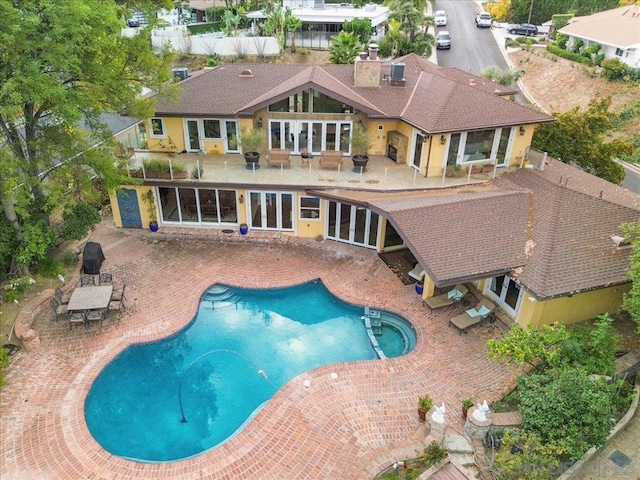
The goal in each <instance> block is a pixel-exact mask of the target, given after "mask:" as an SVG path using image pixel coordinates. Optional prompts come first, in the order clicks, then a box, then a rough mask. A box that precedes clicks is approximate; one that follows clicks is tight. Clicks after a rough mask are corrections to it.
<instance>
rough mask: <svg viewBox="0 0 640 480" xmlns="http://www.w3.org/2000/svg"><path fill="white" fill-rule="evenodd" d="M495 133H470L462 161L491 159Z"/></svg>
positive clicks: (491, 131)
mask: <svg viewBox="0 0 640 480" xmlns="http://www.w3.org/2000/svg"><path fill="white" fill-rule="evenodd" d="M495 133H496V131H495V130H480V131H478V132H468V133H467V141H466V143H465V146H464V155H463V157H462V161H463V162H473V161H474V160H485V159H488V158H491V149H492V147H493V139H494V136H495Z"/></svg>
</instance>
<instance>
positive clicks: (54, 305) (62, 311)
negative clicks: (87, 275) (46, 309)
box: [49, 296, 69, 320]
mask: <svg viewBox="0 0 640 480" xmlns="http://www.w3.org/2000/svg"><path fill="white" fill-rule="evenodd" d="M49 305H51V309H52V310H53V311H54V312H55V314H56V317H55V319H56V320H58V317H64V316H66V315H67V314H68V313H69V311H68V310H67V306H66V305H62V304H61V303H60V300H58V299H57V298H56V297H55V296H54V297H51V300H50V301H49Z"/></svg>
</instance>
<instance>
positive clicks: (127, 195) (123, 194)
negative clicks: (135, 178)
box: [117, 188, 142, 228]
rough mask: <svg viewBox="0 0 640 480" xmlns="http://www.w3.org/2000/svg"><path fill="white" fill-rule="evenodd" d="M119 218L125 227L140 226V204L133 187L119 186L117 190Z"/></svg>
mask: <svg viewBox="0 0 640 480" xmlns="http://www.w3.org/2000/svg"><path fill="white" fill-rule="evenodd" d="M117 197H118V208H119V209H120V220H121V221H122V226H123V227H125V228H142V219H141V218H140V205H139V204H138V195H137V193H136V190H135V189H132V188H121V189H119V190H118V192H117Z"/></svg>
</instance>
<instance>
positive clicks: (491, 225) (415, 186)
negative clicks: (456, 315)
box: [112, 45, 640, 326]
mask: <svg viewBox="0 0 640 480" xmlns="http://www.w3.org/2000/svg"><path fill="white" fill-rule="evenodd" d="M179 86H180V88H181V94H180V96H179V98H178V99H177V100H174V101H172V100H170V99H165V98H158V99H156V100H157V107H156V113H155V116H154V117H153V118H150V119H147V120H146V121H145V127H146V128H144V132H143V135H144V138H142V139H139V141H140V142H143V144H144V145H145V146H146V147H147V148H146V151H144V152H142V151H138V152H137V153H136V155H135V157H134V158H133V159H130V160H129V169H130V171H131V172H132V175H134V176H135V175H137V176H140V177H141V180H140V181H139V182H137V183H136V184H133V185H130V186H123V187H122V188H121V189H119V190H118V192H114V193H113V195H112V206H113V211H114V218H115V222H116V224H117V226H121V227H130V228H140V227H142V226H145V227H146V225H147V223H148V222H149V220H151V219H153V218H154V217H155V219H157V221H158V223H159V225H160V227H161V228H163V229H170V228H173V227H185V226H187V227H189V228H201V229H219V230H227V231H229V230H233V231H236V230H238V228H239V227H240V226H241V225H242V227H243V231H245V230H244V229H248V231H249V232H250V233H249V234H250V235H251V234H252V233H255V232H261V231H267V232H277V233H278V234H280V235H289V236H294V237H301V238H316V237H319V236H320V237H322V238H324V239H328V240H331V241H338V242H346V243H350V244H353V245H357V246H360V247H362V248H371V249H376V250H377V251H378V252H386V251H390V250H394V249H402V248H408V249H409V250H410V251H411V253H412V254H413V256H414V258H415V260H416V262H417V263H419V265H420V266H421V267H422V268H423V269H424V271H425V288H424V292H423V296H425V297H426V296H432V295H434V293H437V292H438V289H445V288H446V287H448V286H451V285H455V284H457V283H460V282H468V283H472V284H474V285H475V286H476V287H477V288H478V289H479V290H480V291H481V292H482V293H483V294H484V295H485V296H487V297H489V298H490V299H492V300H493V301H494V302H495V303H496V304H497V305H498V306H499V307H500V310H501V312H502V313H503V314H504V316H506V317H509V318H511V319H512V320H513V321H514V322H517V323H519V324H521V325H527V324H532V325H534V326H539V325H543V324H546V323H550V322H555V321H561V322H565V323H570V322H575V321H579V320H583V319H586V318H589V317H593V316H594V315H596V314H598V313H602V312H605V311H610V312H612V311H616V310H617V309H618V308H619V307H620V304H621V300H622V294H623V292H625V291H626V290H628V288H629V282H628V280H627V279H626V276H625V271H626V269H627V268H628V254H629V249H625V248H624V246H622V247H620V246H619V245H616V244H615V243H614V242H613V241H612V240H611V236H614V237H615V236H617V235H620V234H621V232H620V230H619V225H620V224H621V223H623V222H628V221H634V220H638V219H639V218H640V197H638V196H637V195H634V194H631V193H630V192H627V191H625V190H623V189H621V188H620V187H617V186H615V185H612V184H609V183H607V182H604V181H602V180H600V179H598V178H596V177H593V176H591V175H589V174H587V173H585V172H581V171H579V170H577V169H575V168H574V167H571V166H569V165H566V164H563V163H561V162H557V161H554V160H552V159H548V158H546V157H539V158H537V159H534V158H533V156H532V155H529V145H530V142H531V137H532V135H533V131H534V129H535V127H536V125H538V124H541V123H545V122H550V121H553V120H554V119H553V118H552V117H550V116H548V115H546V114H543V113H540V112H538V111H537V110H535V109H533V108H530V107H526V106H522V105H519V104H517V103H515V102H514V101H512V100H511V99H510V97H511V96H512V95H513V94H514V93H516V92H515V91H514V90H512V89H510V88H506V87H504V86H501V85H498V84H495V83H493V82H489V81H487V80H485V79H483V78H480V77H477V76H474V75H471V74H469V73H466V72H462V71H460V70H457V69H453V68H441V67H438V66H436V65H433V64H432V63H430V62H428V61H427V60H425V59H423V58H421V57H418V56H416V55H413V54H411V55H407V56H405V57H402V58H399V59H396V60H394V61H393V62H383V61H381V60H380V59H379V58H378V56H377V50H376V46H375V45H372V46H371V47H370V48H369V52H367V53H363V54H361V56H360V57H359V58H358V59H356V62H355V64H354V65H268V64H245V65H243V64H229V65H222V66H219V67H215V68H212V69H205V70H203V71H200V72H195V73H193V74H192V75H191V76H190V77H189V78H187V79H185V80H183V81H181V82H180V83H179ZM358 126H362V127H363V128H364V129H365V131H366V132H367V140H368V142H367V143H368V148H367V154H368V156H369V161H368V163H367V164H366V167H362V166H361V165H360V166H356V165H355V164H354V165H353V166H352V164H351V156H352V154H353V153H354V152H353V143H352V140H353V133H354V130H355V129H356V127H358ZM256 129H257V130H259V131H260V132H262V136H263V141H262V144H263V145H262V148H261V153H262V157H261V158H262V159H261V160H260V161H259V162H258V164H250V163H245V161H244V159H243V157H242V155H241V154H242V152H243V138H242V137H243V135H242V134H243V132H247V131H249V130H256ZM245 135H246V134H245ZM276 149H277V150H278V151H280V152H281V151H283V150H284V151H287V152H290V155H291V159H290V162H284V163H281V164H278V163H277V162H276V163H275V164H274V162H267V161H265V160H267V158H265V157H267V156H268V155H269V151H272V154H273V151H274V150H276ZM326 152H333V154H332V155H333V157H334V158H335V157H336V153H335V152H339V153H338V154H337V156H338V159H340V155H342V159H341V161H338V162H337V163H332V164H330V165H331V168H326V164H323V163H322V161H321V159H322V158H323V157H324V156H325V155H327V153H326ZM274 155H275V154H274ZM154 157H156V158H154ZM160 157H162V158H160ZM150 160H152V161H155V162H156V163H158V162H160V163H164V164H165V165H167V166H168V168H167V169H166V172H165V173H164V174H163V175H159V174H157V172H155V171H154V170H153V169H152V163H153V162H150ZM160 177H162V178H160ZM147 192H151V197H152V198H153V199H154V201H153V202H152V203H149V202H148V201H146V200H145V199H147V198H148V195H146V193H147Z"/></svg>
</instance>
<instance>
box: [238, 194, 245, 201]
mask: <svg viewBox="0 0 640 480" xmlns="http://www.w3.org/2000/svg"><path fill="white" fill-rule="evenodd" d="M238 202H239V203H244V195H242V194H240V198H238Z"/></svg>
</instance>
